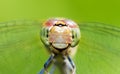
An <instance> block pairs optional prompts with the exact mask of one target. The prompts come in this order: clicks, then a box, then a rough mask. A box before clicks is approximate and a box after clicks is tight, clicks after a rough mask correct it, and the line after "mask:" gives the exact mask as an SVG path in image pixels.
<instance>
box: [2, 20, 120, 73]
mask: <svg viewBox="0 0 120 74" xmlns="http://www.w3.org/2000/svg"><path fill="white" fill-rule="evenodd" d="M77 24H78V26H79V28H80V32H81V38H80V42H79V43H78V48H77V51H76V53H75V56H73V58H72V60H73V61H74V63H75V65H76V74H119V73H120V46H119V44H120V28H119V27H117V26H113V25H109V24H104V23H99V22H85V23H77ZM41 29H42V26H41V21H38V20H37V21H36V20H13V21H8V22H1V23H0V73H1V74H7V73H11V74H38V73H39V71H40V69H41V68H43V65H44V63H45V61H46V59H47V58H48V57H49V56H50V54H48V53H47V52H46V50H45V49H47V48H46V47H44V44H43V43H42V41H41V34H40V30H41ZM72 53H73V52H72ZM65 58H66V57H65ZM58 60H59V59H58ZM65 63H67V66H66V67H67V68H65V67H62V68H63V69H64V70H66V69H68V70H69V69H71V64H70V63H68V60H65ZM58 65H59V64H58ZM58 65H57V66H58ZM51 70H54V71H56V72H57V70H58V69H57V67H56V65H52V66H50V70H48V71H51ZM41 71H44V69H42V70H41ZM54 71H53V72H54ZM51 72H52V71H51ZM58 72H59V71H58ZM68 72H69V71H68ZM53 74H59V73H53ZM60 74H61V73H60Z"/></svg>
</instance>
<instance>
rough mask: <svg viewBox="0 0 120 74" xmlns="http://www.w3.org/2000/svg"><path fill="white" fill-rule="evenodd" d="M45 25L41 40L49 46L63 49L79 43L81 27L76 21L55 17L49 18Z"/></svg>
mask: <svg viewBox="0 0 120 74" xmlns="http://www.w3.org/2000/svg"><path fill="white" fill-rule="evenodd" d="M43 25H44V26H43V29H42V31H41V40H42V42H43V43H44V44H45V45H47V46H48V47H49V46H52V47H53V48H55V49H58V50H63V49H67V48H68V47H75V46H76V45H77V44H78V42H79V39H80V29H79V27H78V25H77V24H76V23H75V22H74V21H72V20H68V19H59V18H54V19H49V20H47V21H46V22H45V23H43Z"/></svg>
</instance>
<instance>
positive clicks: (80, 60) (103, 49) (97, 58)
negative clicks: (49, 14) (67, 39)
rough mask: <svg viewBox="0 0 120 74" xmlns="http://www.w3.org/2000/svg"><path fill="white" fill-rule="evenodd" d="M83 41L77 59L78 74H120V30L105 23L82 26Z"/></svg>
mask: <svg viewBox="0 0 120 74" xmlns="http://www.w3.org/2000/svg"><path fill="white" fill-rule="evenodd" d="M80 29H81V40H80V43H79V48H78V52H77V53H76V57H75V59H74V60H75V64H76V66H77V74H119V73H120V28H119V27H117V26H116V27H115V26H110V25H107V24H103V23H96V22H91V23H82V24H80Z"/></svg>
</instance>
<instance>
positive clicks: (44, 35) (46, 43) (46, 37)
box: [40, 27, 49, 45]
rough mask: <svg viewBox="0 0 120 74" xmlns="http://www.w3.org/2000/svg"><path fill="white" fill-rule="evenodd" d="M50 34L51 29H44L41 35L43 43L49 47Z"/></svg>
mask: <svg viewBox="0 0 120 74" xmlns="http://www.w3.org/2000/svg"><path fill="white" fill-rule="evenodd" d="M48 33H49V29H48V28H45V27H43V28H42V30H41V33H40V38H41V41H42V42H43V43H44V44H45V45H49V42H48Z"/></svg>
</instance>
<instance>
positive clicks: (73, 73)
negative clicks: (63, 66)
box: [67, 56, 76, 74]
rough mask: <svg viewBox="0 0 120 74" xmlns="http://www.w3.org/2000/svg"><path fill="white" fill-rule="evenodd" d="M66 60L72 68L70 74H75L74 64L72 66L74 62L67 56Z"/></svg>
mask: <svg viewBox="0 0 120 74" xmlns="http://www.w3.org/2000/svg"><path fill="white" fill-rule="evenodd" d="M67 58H68V61H69V62H70V64H71V66H72V68H73V69H72V74H76V72H75V71H76V67H75V64H74V62H73V61H72V59H71V58H70V56H67Z"/></svg>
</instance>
